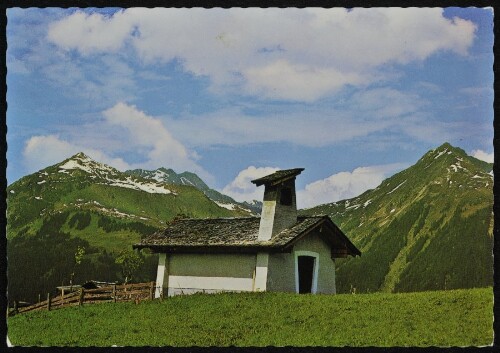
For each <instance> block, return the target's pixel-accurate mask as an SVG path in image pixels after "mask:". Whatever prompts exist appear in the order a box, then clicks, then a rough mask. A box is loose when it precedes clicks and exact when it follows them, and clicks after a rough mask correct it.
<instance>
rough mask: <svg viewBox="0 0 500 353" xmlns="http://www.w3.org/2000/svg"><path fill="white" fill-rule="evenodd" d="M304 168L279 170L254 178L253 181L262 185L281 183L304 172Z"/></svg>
mask: <svg viewBox="0 0 500 353" xmlns="http://www.w3.org/2000/svg"><path fill="white" fill-rule="evenodd" d="M303 170H304V168H294V169H285V170H278V171H277V172H275V173H273V174H269V175H266V176H265V177H262V178H259V179H255V180H252V183H254V184H255V185H257V186H261V185H262V184H264V185H276V184H279V183H281V182H283V181H286V180H289V179H292V178H295V177H296V176H297V175H299V174H300V173H302V171H303Z"/></svg>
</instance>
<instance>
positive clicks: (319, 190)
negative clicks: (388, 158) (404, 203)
mask: <svg viewBox="0 0 500 353" xmlns="http://www.w3.org/2000/svg"><path fill="white" fill-rule="evenodd" d="M405 167H407V165H406V164H401V163H394V164H387V165H379V166H368V167H359V168H356V169H354V170H353V171H352V172H347V171H345V172H340V173H336V174H333V175H331V176H329V177H328V178H325V179H322V180H318V181H315V182H312V183H310V184H307V185H306V186H305V188H304V189H303V190H299V191H297V207H299V208H309V207H313V206H316V205H320V204H324V203H329V202H335V201H339V200H344V199H349V198H352V197H355V196H358V195H360V194H361V193H363V192H364V191H366V190H369V189H373V188H375V187H377V186H378V185H379V184H380V183H381V182H382V181H383V180H384V179H386V178H387V177H389V176H391V175H392V174H394V173H395V172H397V171H400V170H402V169H403V168H405Z"/></svg>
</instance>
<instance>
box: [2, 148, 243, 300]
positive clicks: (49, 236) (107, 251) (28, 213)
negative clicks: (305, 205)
mask: <svg viewBox="0 0 500 353" xmlns="http://www.w3.org/2000/svg"><path fill="white" fill-rule="evenodd" d="M250 214H251V212H250V211H249V210H247V209H244V208H242V207H234V209H229V207H225V205H223V206H221V205H218V204H217V203H216V202H214V201H212V200H211V199H209V198H208V197H207V196H206V195H205V194H204V193H203V192H202V191H200V190H199V189H198V188H196V187H194V186H191V185H180V184H179V185H177V184H167V183H165V182H163V181H157V180H151V179H145V178H143V177H141V176H137V175H130V174H126V173H122V172H120V171H118V170H117V169H115V168H112V167H110V166H107V165H105V164H101V163H98V162H96V161H94V160H92V159H91V158H89V157H88V156H86V155H85V154H83V153H78V154H76V155H74V156H72V157H71V158H68V159H66V160H64V161H62V162H61V163H58V164H55V165H53V166H50V167H47V168H45V169H42V170H40V171H38V172H36V173H33V174H31V175H27V176H25V177H23V178H21V179H19V180H18V181H16V182H14V183H12V184H11V185H9V186H8V187H7V239H8V244H7V254H8V257H9V267H8V276H9V284H8V285H9V300H10V298H16V299H18V300H27V301H33V300H34V298H36V297H37V295H38V294H39V293H41V294H43V295H46V293H47V291H49V290H53V289H54V288H55V286H58V285H61V284H62V283H66V284H68V281H69V274H71V273H73V272H75V273H76V274H75V276H76V277H75V278H74V280H75V283H81V282H82V281H85V280H90V279H96V280H113V281H114V280H123V275H122V274H121V269H120V266H118V265H117V262H116V260H117V257H118V256H119V254H121V253H123V252H132V248H131V245H132V244H133V243H136V242H138V241H139V240H140V239H141V237H142V236H144V235H147V234H150V233H152V232H154V231H156V230H158V229H161V228H163V227H164V225H165V224H166V223H167V222H168V221H170V220H172V219H173V218H175V217H193V218H207V217H235V216H249V215H250ZM78 249H84V252H85V255H84V256H83V260H81V261H77V256H76V254H77V253H78V251H79V250H78ZM131 256H133V255H131ZM140 256H141V257H142V260H143V263H144V266H143V267H142V269H140V270H138V272H137V275H136V279H143V280H152V279H154V275H155V271H156V270H155V268H156V265H157V257H156V255H149V254H147V253H144V254H141V255H140ZM76 268H77V269H78V271H76V270H75V269H76ZM27 283H29V286H27Z"/></svg>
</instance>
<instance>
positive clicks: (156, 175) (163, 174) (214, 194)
mask: <svg viewBox="0 0 500 353" xmlns="http://www.w3.org/2000/svg"><path fill="white" fill-rule="evenodd" d="M125 173H127V174H130V175H135V176H140V177H143V178H145V179H151V180H156V181H160V182H164V183H167V184H174V185H188V186H193V187H195V188H197V189H198V190H200V191H202V192H203V193H204V194H205V195H206V196H207V197H208V198H209V199H210V200H212V201H214V202H215V203H216V204H217V205H219V206H220V207H224V208H227V209H228V210H238V209H239V210H241V211H243V212H249V213H251V214H253V215H258V214H260V211H261V210H262V202H260V201H254V202H253V203H248V202H237V201H235V200H234V199H232V198H231V197H229V196H227V195H224V194H221V193H220V192H218V191H217V190H214V189H211V188H209V187H208V185H207V184H205V182H204V181H203V180H202V179H201V178H200V177H199V176H198V175H196V174H195V173H191V172H184V173H180V174H177V173H176V172H174V171H173V170H172V169H166V168H163V167H162V168H158V169H156V170H144V169H134V170H127V171H126V172H125Z"/></svg>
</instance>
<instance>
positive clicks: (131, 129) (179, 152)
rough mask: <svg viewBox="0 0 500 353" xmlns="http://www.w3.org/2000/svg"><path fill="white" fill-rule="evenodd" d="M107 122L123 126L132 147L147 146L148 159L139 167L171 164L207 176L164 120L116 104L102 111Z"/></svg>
mask: <svg viewBox="0 0 500 353" xmlns="http://www.w3.org/2000/svg"><path fill="white" fill-rule="evenodd" d="M103 115H104V117H105V119H106V122H107V123H109V124H110V125H111V126H113V127H118V128H122V129H123V130H124V131H125V132H126V133H127V135H128V138H127V139H126V141H127V143H129V144H130V146H137V147H139V148H141V147H142V148H144V147H145V148H146V149H147V152H146V157H147V161H146V162H143V163H140V164H137V166H136V167H137V168H139V167H142V168H149V169H156V168H158V167H160V166H168V167H169V168H173V169H175V170H179V171H185V170H188V171H193V172H195V173H201V174H202V175H207V173H206V172H205V171H204V170H203V169H202V168H201V167H200V166H198V165H197V164H196V163H195V161H194V159H195V158H196V154H194V153H190V152H189V151H188V150H187V149H186V147H184V145H183V144H182V143H181V142H179V141H178V140H177V139H175V138H174V137H173V136H172V134H171V133H170V132H169V131H168V130H167V128H166V127H165V126H164V125H163V123H162V121H161V120H159V119H157V118H154V117H151V116H149V115H147V114H145V113H144V112H142V111H140V110H138V109H137V108H136V107H135V106H133V105H127V104H125V103H122V102H120V103H117V104H116V105H115V106H113V107H112V108H110V109H107V110H105V111H104V112H103Z"/></svg>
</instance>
